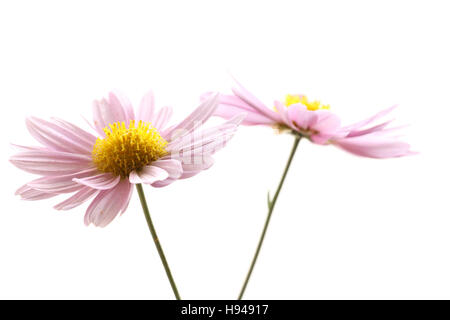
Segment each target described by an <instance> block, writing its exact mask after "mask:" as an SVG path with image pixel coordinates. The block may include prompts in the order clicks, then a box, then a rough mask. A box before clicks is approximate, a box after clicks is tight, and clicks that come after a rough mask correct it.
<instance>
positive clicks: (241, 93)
mask: <svg viewBox="0 0 450 320" xmlns="http://www.w3.org/2000/svg"><path fill="white" fill-rule="evenodd" d="M235 82H236V87H234V88H232V89H231V90H232V91H233V93H234V94H235V95H236V96H238V97H239V98H240V99H242V100H243V101H245V102H247V103H248V104H249V105H250V107H252V108H254V109H256V110H257V111H259V112H260V113H261V114H263V115H265V116H267V117H269V118H271V119H273V120H274V121H279V117H278V116H277V115H276V113H275V112H273V111H272V110H270V109H269V108H267V107H266V106H265V105H264V104H263V103H262V102H261V101H259V100H258V99H257V98H256V97H255V96H254V95H253V94H252V93H250V91H248V90H247V89H245V88H244V87H243V86H242V85H241V84H240V83H239V82H238V81H237V80H236V79H235Z"/></svg>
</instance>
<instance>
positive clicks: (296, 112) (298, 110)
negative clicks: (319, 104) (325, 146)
mask: <svg viewBox="0 0 450 320" xmlns="http://www.w3.org/2000/svg"><path fill="white" fill-rule="evenodd" d="M288 114H289V118H290V120H291V121H292V122H293V124H294V125H295V126H296V127H297V128H298V129H301V130H309V129H311V127H312V126H314V125H315V124H316V123H317V120H318V119H319V117H318V114H317V113H316V112H315V111H310V110H308V109H306V107H305V106H304V105H303V104H301V103H296V104H293V105H290V106H289V108H288Z"/></svg>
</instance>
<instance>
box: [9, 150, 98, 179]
mask: <svg viewBox="0 0 450 320" xmlns="http://www.w3.org/2000/svg"><path fill="white" fill-rule="evenodd" d="M10 161H11V163H13V164H14V165H15V166H16V167H18V168H19V169H22V170H24V171H27V172H30V173H35V174H41V175H53V176H54V175H63V174H69V173H74V171H81V170H84V169H89V168H90V167H91V166H92V165H91V161H92V160H91V157H90V156H87V155H80V154H75V153H67V152H58V151H53V150H33V151H26V152H20V153H18V154H15V155H13V156H12V157H11V158H10Z"/></svg>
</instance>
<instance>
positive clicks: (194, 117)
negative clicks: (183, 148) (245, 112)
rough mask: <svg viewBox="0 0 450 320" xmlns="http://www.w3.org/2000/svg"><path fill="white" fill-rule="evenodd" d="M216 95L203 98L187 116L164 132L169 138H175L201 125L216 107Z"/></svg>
mask: <svg viewBox="0 0 450 320" xmlns="http://www.w3.org/2000/svg"><path fill="white" fill-rule="evenodd" d="M217 98H218V95H217V94H216V95H214V96H212V97H210V98H209V99H207V100H205V101H204V102H202V103H201V104H200V106H198V107H197V108H196V109H195V110H194V111H193V112H192V113H191V114H190V115H189V116H187V117H186V119H184V120H183V121H182V122H180V123H179V124H178V125H176V126H174V127H172V128H171V130H170V132H166V133H165V134H166V135H167V136H168V139H169V140H174V139H177V138H179V137H181V136H183V135H187V134H189V133H190V132H192V131H193V130H194V129H195V128H198V127H199V126H201V125H203V124H204V122H205V121H206V120H208V119H209V118H210V117H211V115H212V114H213V113H214V111H215V110H216V108H217Z"/></svg>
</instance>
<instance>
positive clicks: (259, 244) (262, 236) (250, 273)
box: [238, 136, 301, 300]
mask: <svg viewBox="0 0 450 320" xmlns="http://www.w3.org/2000/svg"><path fill="white" fill-rule="evenodd" d="M300 139H301V136H296V137H295V141H294V145H293V146H292V150H291V154H290V155H289V158H288V161H287V163H286V167H285V168H284V172H283V176H282V177H281V180H280V183H279V184H278V188H277V191H276V192H275V195H274V196H273V199H272V200H270V197H269V198H268V206H269V212H268V214H267V218H266V223H265V224H264V228H263V231H262V233H261V237H260V238H259V243H258V246H257V247H256V251H255V254H254V256H253V260H252V263H251V265H250V269H249V270H248V273H247V277H246V278H245V281H244V284H243V285H242V289H241V292H240V293H239V297H238V300H242V297H243V296H244V292H245V289H246V288H247V284H248V281H249V280H250V276H251V275H252V272H253V268H254V267H255V264H256V260H257V259H258V255H259V252H260V251H261V247H262V244H263V241H264V237H265V236H266V232H267V227H268V226H269V222H270V218H271V217H272V212H273V209H274V208H275V204H276V202H277V199H278V195H279V194H280V191H281V188H282V187H283V183H284V180H285V179H286V175H287V173H288V171H289V167H290V166H291V162H292V159H293V158H294V154H295V151H296V150H297V147H298V144H299V142H300Z"/></svg>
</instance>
